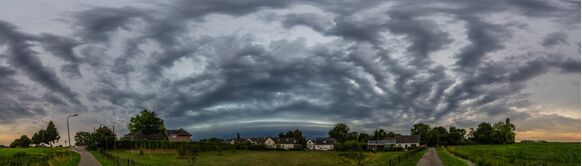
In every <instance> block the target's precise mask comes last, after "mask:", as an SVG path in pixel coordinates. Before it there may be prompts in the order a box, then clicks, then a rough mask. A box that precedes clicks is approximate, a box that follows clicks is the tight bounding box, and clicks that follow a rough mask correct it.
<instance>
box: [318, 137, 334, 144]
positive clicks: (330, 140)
mask: <svg viewBox="0 0 582 166" xmlns="http://www.w3.org/2000/svg"><path fill="white" fill-rule="evenodd" d="M315 144H316V145H333V144H335V138H316V139H315Z"/></svg>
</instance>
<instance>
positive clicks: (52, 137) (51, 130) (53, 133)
mask: <svg viewBox="0 0 582 166" xmlns="http://www.w3.org/2000/svg"><path fill="white" fill-rule="evenodd" d="M43 137H44V138H45V139H43V140H44V141H43V142H44V143H47V144H49V145H50V146H51V147H53V144H54V143H56V142H58V141H59V139H61V136H59V132H58V131H57V128H56V127H55V124H54V123H53V121H50V122H49V124H48V126H47V127H46V133H45V134H44V135H43Z"/></svg>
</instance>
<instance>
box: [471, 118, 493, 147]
mask: <svg viewBox="0 0 582 166" xmlns="http://www.w3.org/2000/svg"><path fill="white" fill-rule="evenodd" d="M493 132H494V129H493V127H491V124H489V123H487V122H483V123H481V124H479V126H477V129H476V130H475V131H474V132H473V138H472V139H473V141H474V142H476V143H479V144H491V143H494V141H493Z"/></svg>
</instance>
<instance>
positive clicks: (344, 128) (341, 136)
mask: <svg viewBox="0 0 582 166" xmlns="http://www.w3.org/2000/svg"><path fill="white" fill-rule="evenodd" d="M349 132H350V128H349V127H348V125H346V124H344V123H338V124H336V125H335V127H333V129H331V130H329V132H328V133H327V134H329V137H331V138H335V140H337V141H338V142H340V143H343V142H344V141H346V140H347V138H348V133H349Z"/></svg>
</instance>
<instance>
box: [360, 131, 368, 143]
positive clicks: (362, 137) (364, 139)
mask: <svg viewBox="0 0 582 166" xmlns="http://www.w3.org/2000/svg"><path fill="white" fill-rule="evenodd" d="M369 139H370V135H368V134H366V133H360V135H358V141H359V142H362V143H363V142H368V140H369Z"/></svg>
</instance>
